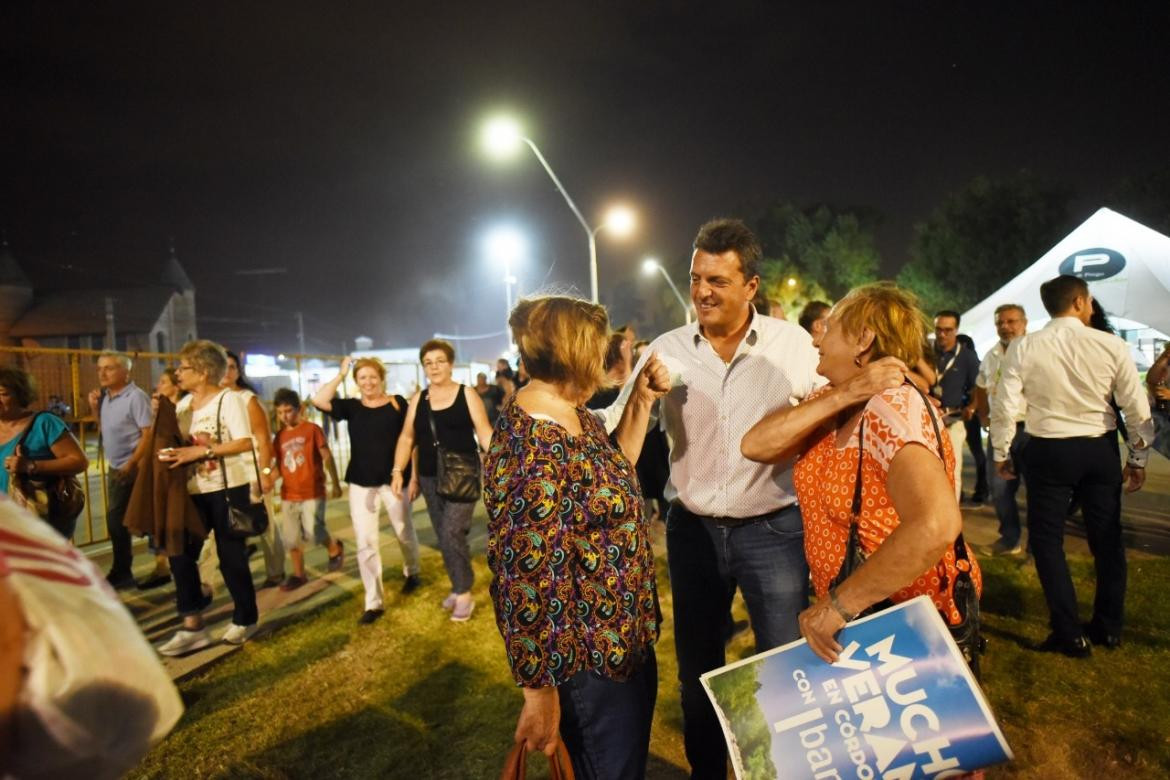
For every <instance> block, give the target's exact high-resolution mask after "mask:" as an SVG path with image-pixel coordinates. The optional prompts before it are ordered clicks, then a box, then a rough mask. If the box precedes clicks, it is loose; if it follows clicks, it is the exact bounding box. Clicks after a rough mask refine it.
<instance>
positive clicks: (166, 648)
mask: <svg viewBox="0 0 1170 780" xmlns="http://www.w3.org/2000/svg"><path fill="white" fill-rule="evenodd" d="M210 645H211V635H210V634H208V633H207V629H206V628H200V629H198V630H196V631H188V630H187V629H185V628H180V629H179V630H178V631H176V632H175V635H174V636H173V637H171V638H170V640H168V641H167V642H166V643H165V644H162V645H159V647H158V654H159V655H165V656H167V657H170V658H173V657H175V656H177V655H185V654H186V653H193V652H195V651H196V650H202V649H203V648H205V647H209V646H210Z"/></svg>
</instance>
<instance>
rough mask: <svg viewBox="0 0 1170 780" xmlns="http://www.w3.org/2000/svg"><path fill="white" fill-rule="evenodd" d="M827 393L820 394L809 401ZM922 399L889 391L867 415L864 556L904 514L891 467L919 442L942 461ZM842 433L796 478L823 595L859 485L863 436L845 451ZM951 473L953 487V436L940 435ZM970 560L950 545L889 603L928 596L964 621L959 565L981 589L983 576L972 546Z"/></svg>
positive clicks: (861, 528) (824, 439)
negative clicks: (893, 495) (892, 488)
mask: <svg viewBox="0 0 1170 780" xmlns="http://www.w3.org/2000/svg"><path fill="white" fill-rule="evenodd" d="M823 392H825V391H824V390H822V391H818V392H817V393H814V394H813V395H812V396H810V398H815V397H816V396H817V395H820V394H821V393H823ZM928 415H929V412H928V410H927V408H926V404H925V403H924V402H923V400H922V397H921V396H920V395H919V394H918V392H917V391H915V390H914V388H912V387H910V386H909V385H902V386H901V387H898V388H895V389H893V390H886V391H885V392H882V393H880V394H878V395H876V396H874V397H873V398H871V399H870V400H869V403H867V404H866V405H865V411H864V412H863V413H862V415H861V418H862V420H863V421H864V424H865V454H864V457H863V458H862V460H861V481H862V499H861V515H860V518H859V521H858V524H857V526H858V532H859V536H860V538H861V546H862V548H863V549H864V550H865V553H866V554H867V555H868V554H871V553H872V552H873V551H874V550H876V549H877V547H878V545H879V544H881V543H882V542H883V541H885V539H886V537H888V536H889V535H890V534H892V533H893V532H894V529H895V528H897V527H898V514H897V512H896V511H895V510H894V503H893V501H892V500H891V499H890V495H889V493H887V492H886V477H887V475H888V474H889V470H890V463H891V462H893V460H894V456H895V455H897V454H898V452H899V451H901V449H902V448H903V447H906V446H907V445H909V444H913V443H917V444H921V445H922V446H924V447H926V449H927V450H928V451H930V452H931V453H933V454H934V455H935V457H937V456H938V439H937V438H936V437H935V435H934V426H932V425H931V423H930V417H929V416H928ZM836 437H837V431H836V430H832V431H829V432H828V433H826V434H824V435H822V436H821V437H820V438H819V439H817V440H816V442H815V443H814V444H813V445H812V447H810V448H809V449H808V450H807V451H806V452H805V453H804V454H803V455H801V456H800V460H798V461H797V463H796V466H795V468H793V471H792V476H793V481H794V482H795V485H796V495H797V497H798V498H799V500H800V511H801V515H802V516H803V517H804V551H805V556H806V557H807V558H808V566H809V572H810V573H811V574H812V583H813V589H814V590H815V591H816V593H817V596H823V595H825V593H827V592H828V590H829V584H830V583H831V582H832V581H833V578H834V577H836V576H837V572H838V571H839V570H840V569H841V564H842V562H844V560H845V548H846V545H847V544H848V543H849V523H850V515H851V505H852V503H853V489H854V485H855V484H856V482H857V432H856V431H854V432H853V434H852V435H851V436H850V437H849V441H848V442H847V443H846V445H845V447H844V448H841V449H838V448H837V444H836ZM942 444H943V454H944V455H945V456H946V461H945V463H946V470H947V475H948V478H949V480H950V481H951V484H952V485H953V484H954V473H955V455H954V452H953V451H952V450H951V439H950V437H949V436H945V435H944V436H943V437H942ZM967 555H968V557H969V560H968V561H959V562H956V560H955V552H954V548H953V546H952V547H949V548H947V551H946V553H945V554H944V555H943V558H942V560H940V561H939V562H938V563H937V564H935V565H934V566H932V567H930V568H929V569H927V570H926V571H924V572H921V573H919V574H918V576H913V575H914V572H907V573H906V586H905V587H903V588H902V589H901V590H899V591H897V592H896V593H894V594H893V595H892V596H891V597H890V600H891V601H893V602H895V603H898V602H902V601H906V600H907V599H911V598H914V597H915V596H920V595H923V594H925V595H928V596H930V598H931V599H932V600H933V601H934V605H935V606H936V607H938V610H939V612H941V613H942V616H943V618H944V619H945V620H946V621H947V622H948V623H950V624H952V625H955V624H957V623H959V622H961V620H962V617H961V616H960V614H959V612H958V610H957V609H956V608H955V603H954V599H953V598H952V597H951V590H952V586H953V584H954V582H955V573H956V572H957V570H958V569H957V567H959V566H961V567H963V568H964V569H965V570H968V571H970V572H971V578H972V580H974V582H975V588H976V591H977V592H979V593H981V592H982V591H983V577H982V574H981V573H980V571H979V564H978V563H976V562H975V557H974V553H972V552H971V549H970V545H968V548H967Z"/></svg>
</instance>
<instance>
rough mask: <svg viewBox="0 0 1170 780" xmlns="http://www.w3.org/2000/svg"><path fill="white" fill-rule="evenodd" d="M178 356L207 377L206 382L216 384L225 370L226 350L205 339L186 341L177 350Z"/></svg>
mask: <svg viewBox="0 0 1170 780" xmlns="http://www.w3.org/2000/svg"><path fill="white" fill-rule="evenodd" d="M179 358H180V359H181V360H186V361H187V362H188V363H190V364H191V368H193V369H195V370H196V371H198V372H200V373H202V374H203V375H204V376H205V377H207V383H208V384H212V385H218V384H219V383H220V381H221V380H222V379H223V375H224V372H225V371H227V361H228V359H227V351H226V350H224V348H223V347H221V346H220V345H219V344H216V343H215V342H214V341H208V340H207V339H196V340H195V341H188V342H187V343H186V344H184V345H183V348H182V349H180V350H179Z"/></svg>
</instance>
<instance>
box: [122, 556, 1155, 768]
mask: <svg viewBox="0 0 1170 780" xmlns="http://www.w3.org/2000/svg"><path fill="white" fill-rule="evenodd" d="M1071 564H1072V568H1073V574H1074V577H1075V579H1076V581H1077V585H1078V590H1079V593H1080V597H1081V602H1082V610H1083V614H1085V615H1088V609H1089V603H1090V600H1091V596H1092V591H1091V587H1090V582H1091V577H1092V563H1091V561H1090V560H1088V559H1086V558H1084V557H1072V558H1071ZM983 565H984V572H985V582H986V590H985V593H984V599H983V605H984V607H983V608H984V614H985V625H986V633H987V636H988V639H989V643H990V645H989V652H988V656H987V657H986V659H985V663H984V688H985V690H986V691H987V694H988V696H989V698H990V700H991V703H992V706H993V708H994V709H995V711H996V714H997V716H998V718H999V720H1000V723H1001V725H1002V727H1003V730H1004V732H1005V734H1006V736H1007V739H1008V742H1009V743H1010V744H1011V746H1012V748H1013V749H1014V751H1015V754H1016V760H1015V762H1014V763H1013V764H1011V765H1009V766H1006V767H1000V768H996V769H993V770H991V771H989V772H988V777H989V778H1063V777H1070V778H1080V777H1084V778H1102V777H1116V778H1122V777H1124V778H1139V777H1150V778H1155V777H1167V776H1170V704H1168V703H1167V697H1168V694H1170V663H1168V662H1170V652H1167V648H1168V647H1170V616H1168V615H1167V614H1166V613H1164V612H1163V611H1162V610H1163V609H1165V608H1166V605H1167V604H1168V601H1167V599H1166V597H1165V594H1166V593H1168V592H1170V559H1167V558H1160V557H1159V558H1155V557H1146V556H1143V557H1136V556H1134V557H1131V561H1130V589H1129V595H1128V600H1127V608H1128V615H1129V617H1128V621H1129V624H1128V626H1127V628H1126V633H1125V645H1124V647H1122V648H1121V649H1120V650H1117V651H1114V652H1106V651H1098V652H1095V653H1094V654H1093V657H1092V659H1090V660H1088V661H1075V660H1072V659H1068V658H1065V657H1063V656H1056V655H1041V654H1037V653H1033V652H1030V651H1028V650H1025V649H1024V648H1023V647H1022V646H1021V643H1027V642H1032V641H1038V640H1040V639H1042V638H1043V637H1044V636H1045V635H1046V634H1047V627H1046V622H1045V620H1044V615H1045V614H1046V613H1045V610H1044V604H1043V597H1042V595H1041V592H1040V586H1039V583H1038V581H1037V579H1036V573H1035V570H1034V569H1033V568H1032V567H1031V566H1026V567H1021V566H1020V565H1019V564H1018V563H1013V562H1011V561H1005V560H1002V559H995V560H989V561H986V562H984V564H983ZM665 569H666V567H665V561H660V565H659V574H660V577H659V579H660V588H661V595H662V607H663V612H664V614H665V615H666V616H667V619H666V621H665V626H664V630H663V635H662V639H661V640H660V643H659V655H658V658H659V680H660V684H659V695H658V706H657V711H656V715H655V722H654V734H653V740H652V743H651V762H650V768H649V772H648V777H652V778H679V777H685V776H686V772H685V767H686V762H685V759H684V757H683V750H682V736H681V713H680V710H679V703H678V692H677V687H676V685H675V682H674V679H675V674H676V667H675V663H674V652H673V637H672V635H671V630H672V621H671V620H670V619H669V615H670V590H669V587H668V585H667V583H666V577H665ZM423 576H424V578H425V580H426V583H427V584H426V586H425V587H424V588H422V589H420V590H419V591H417V592H416V593H415V595H412V596H409V597H399V596H397V595H392V596H390V598H389V601H388V603H387V612H386V616H385V617H384V618H383V619H382V620H381V621H379V622H378V623H375V624H374V625H372V626H368V627H359V626H358V625H357V624H356V622H355V621H356V618H357V616H358V614H359V613H360V611H361V602H360V600H359V598H358V597H356V596H354V595H347V596H345V597H344V598H342V599H340V600H339V601H337V602H336V603H332V604H329V605H327V606H324V607H321V608H319V609H317V610H316V611H314V612H311V613H309V614H307V615H305V616H304V618H303V619H301V620H300V621H298V622H294V623H292V624H290V625H286V626H284V627H281V628H279V629H277V630H274V631H271V632H268V633H265V634H262V635H261V636H260V637H259V638H258V640H257V641H253V642H250V643H249V644H248V645H246V646H245V647H244V648H243V649H242V650H240V651H239V652H236V653H233V654H231V655H229V656H228V657H227V658H225V660H223V661H222V662H220V663H218V664H216V665H215V666H213V667H211V668H209V669H208V670H206V671H205V672H202V673H200V674H198V675H195V676H193V677H191V678H190V679H187V680H185V681H183V682H182V683H181V684H180V686H179V687H180V690H181V691H182V694H183V699H184V701H185V702H186V704H187V712H186V714H185V715H184V717H183V719H182V720H181V721H180V723H179V725H178V726H177V727H176V728H175V730H174V732H173V733H172V734H171V735H170V736H169V737H168V738H167V739H166V740H165V741H164V742H163V743H162V744H161V745H159V746H158V747H157V748H156V749H155V750H154V751H152V752H151V753H150V754H149V755H148V756H147V757H146V758H145V760H144V761H143V762H142V764H141V765H140V766H139V767H138V769H137V770H136V771H135V772H134V773H132V774H131V777H142V778H147V777H149V778H172V777H184V778H186V777H223V778H228V777H230V778H237V777H239V778H286V777H287V778H300V777H304V778H326V777H327V778H333V777H355V778H375V777H377V778H494V777H498V775H499V770H500V767H501V765H502V762H503V757H504V754H505V753H506V752H507V749H508V747H509V746H510V744H511V741H512V732H513V729H514V728H515V720H516V716H517V714H518V713H519V710H520V703H521V697H520V693H519V691H518V690H517V689H516V688H515V686H514V685H513V683H512V681H511V677H510V675H509V673H508V670H507V661H506V659H505V657H504V652H503V643H502V642H501V640H500V637H499V634H498V633H497V631H496V628H495V623H494V621H493V618H492V613H491V606H490V603H489V602H488V599H487V592H486V585H485V583H486V582H487V572H486V569H485V568H484V567H483V565H482V557H481V563H480V564H479V565H478V567H477V569H476V576H477V579H478V583H479V584H478V586H477V600H478V602H479V603H478V608H477V610H476V613H475V615H474V617H473V618H472V620H471V621H470V622H469V623H464V624H454V623H451V622H450V621H448V620H447V613H445V612H443V611H442V610H440V609H439V606H438V604H439V601H440V600H441V599H442V598H443V596H445V595H446V578H445V576H444V575H443V572H442V567H441V564H440V563H439V561H438V558H437V556H434V555H429V556H424V569H423ZM388 587H390V588H393V587H394V581H393V580H391V581H390V582H389V583H388ZM388 595H389V594H388ZM737 611H742V606H739V605H737ZM750 653H751V647H750V634H749V635H745V636H741V637H740V638H738V639H737V640H736V641H735V642H734V643H733V644H732V646H731V648H730V650H729V659H734V658H742V657H746V656H747V655H750ZM541 763H542V762H537V761H535V760H534V761H532V762H531V764H530V770H531V776H535V777H544V776H546V775H545V774H544V767H543V766H541V765H540V764H541Z"/></svg>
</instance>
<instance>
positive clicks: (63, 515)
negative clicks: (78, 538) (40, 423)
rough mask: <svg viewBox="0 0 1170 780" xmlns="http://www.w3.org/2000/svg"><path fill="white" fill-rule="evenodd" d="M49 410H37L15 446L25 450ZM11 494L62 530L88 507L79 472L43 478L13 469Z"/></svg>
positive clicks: (12, 497) (25, 506) (24, 505)
mask: <svg viewBox="0 0 1170 780" xmlns="http://www.w3.org/2000/svg"><path fill="white" fill-rule="evenodd" d="M42 414H48V412H37V413H36V414H35V415H33V419H32V421H31V422H30V423H29V424H28V427H27V428H25V429H24V433H22V434H21V436H20V441H18V442H17V443H16V446H17V447H18V448H20V449H22V450H23V448H24V442H25V440H26V439H28V435H29V432H30V431H32V427H33V426H34V425H36V422H37V418H38V417H40V416H41V415H42ZM8 495H9V497H10V498H11V499H12V500H13V501H15V502H16V503H17V504H18V505H19V506H22V507H24V508H25V509H27V510H29V511H30V512H32V513H33V514H35V515H37V516H38V517H40V518H41V519H42V520H44V521H45V522H46V523H48V524H49V525H51V526H53V527H54V528H56V529H57V530H59V531H62V532H64V530H63V529H70V528H72V527H73V524H74V522H75V521H76V520H77V518H78V516H79V515H80V514H81V510H82V509H84V508H85V492H84V491H83V490H82V489H81V481H80V480H79V479H78V478H77V475H76V474H54V475H48V476H44V477H37V476H30V475H28V474H17V473H14V472H10V473H9V475H8Z"/></svg>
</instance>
